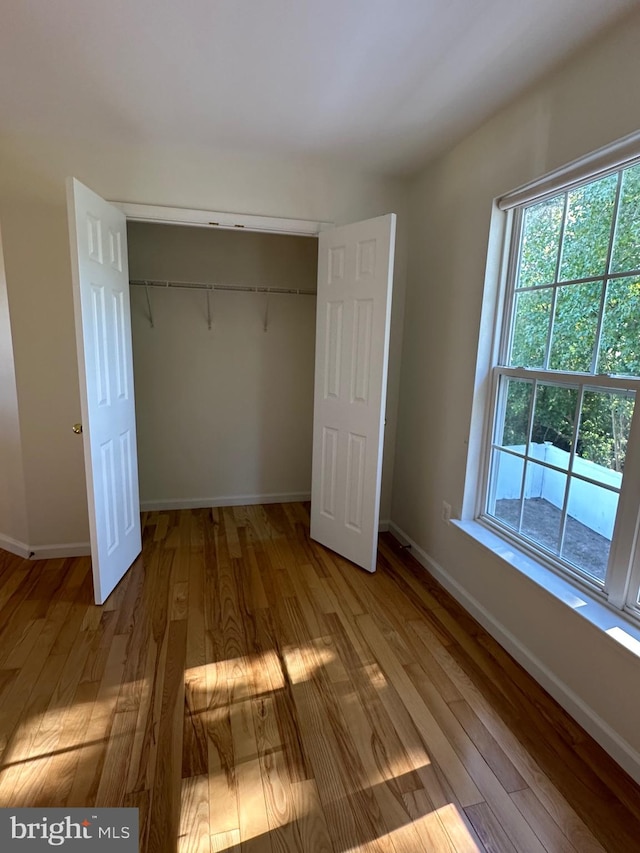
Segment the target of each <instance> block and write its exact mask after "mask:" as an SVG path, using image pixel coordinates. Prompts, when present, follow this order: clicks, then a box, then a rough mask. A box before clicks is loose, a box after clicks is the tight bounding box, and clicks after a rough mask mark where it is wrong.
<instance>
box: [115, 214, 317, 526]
mask: <svg viewBox="0 0 640 853" xmlns="http://www.w3.org/2000/svg"><path fill="white" fill-rule="evenodd" d="M127 242H128V247H129V277H130V281H131V288H130V300H131V324H132V340H133V365H134V379H135V393H136V422H137V436H138V466H139V480H140V503H141V509H143V510H154V509H182V508H188V507H204V506H230V505H241V504H257V503H271V502H286V501H291V500H309V499H310V497H311V459H312V433H313V381H314V356H315V327H316V281H317V259H318V240H317V236H315V235H310V236H294V235H288V234H273V233H265V232H251V231H246V230H244V229H234V230H231V229H220V228H212V227H209V228H201V227H193V226H183V225H170V224H164V223H151V222H135V221H129V222H128V223H127Z"/></svg>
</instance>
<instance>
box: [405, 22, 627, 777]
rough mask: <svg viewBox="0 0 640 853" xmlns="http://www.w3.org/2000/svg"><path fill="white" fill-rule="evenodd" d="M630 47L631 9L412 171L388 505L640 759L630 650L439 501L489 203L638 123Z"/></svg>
mask: <svg viewBox="0 0 640 853" xmlns="http://www.w3.org/2000/svg"><path fill="white" fill-rule="evenodd" d="M638 44H640V14H635V15H634V16H632V17H630V18H628V19H627V20H625V21H624V22H623V23H622V24H621V25H620V26H618V27H617V28H615V29H613V30H610V31H608V32H607V33H606V34H605V35H603V36H602V37H601V38H600V39H599V40H598V41H597V42H594V43H592V44H591V45H590V46H589V47H588V48H587V49H585V50H583V51H582V52H581V53H580V54H578V55H576V56H575V57H574V58H573V59H572V60H571V61H570V62H567V63H566V64H565V65H564V66H563V67H561V68H560V69H558V70H557V71H556V72H555V73H554V74H553V75H551V76H549V77H547V78H546V79H545V80H543V81H542V82H541V83H540V85H538V86H537V87H535V88H534V89H532V90H531V91H530V92H529V93H527V94H526V95H525V96H524V97H522V98H520V99H519V100H517V101H516V102H514V103H513V104H512V105H511V106H509V107H508V108H507V109H504V110H503V111H501V112H500V113H499V114H497V115H496V116H495V117H494V118H493V119H491V120H490V121H488V122H487V123H486V124H485V125H484V126H483V127H481V128H480V129H479V130H477V131H476V132H475V133H473V134H472V135H470V136H469V137H467V138H466V139H465V140H463V141H462V142H461V143H460V144H458V145H457V146H455V147H454V148H452V149H451V150H449V151H447V152H446V153H444V154H443V155H442V156H441V157H439V158H438V159H437V160H436V161H435V162H433V163H432V164H431V165H430V166H429V167H427V168H426V169H425V170H424V171H423V172H422V173H421V174H420V175H418V176H417V178H416V180H415V182H414V184H413V189H412V193H411V202H410V205H411V206H410V235H409V258H410V263H409V270H408V282H407V300H406V311H405V317H406V321H405V328H404V346H403V353H402V377H401V397H400V409H399V420H398V437H397V448H396V460H395V478H394V488H393V504H392V520H393V522H394V523H395V524H396V525H397V527H398V528H399V529H400V530H402V531H403V532H404V533H405V534H406V535H407V536H408V537H410V539H411V540H413V541H414V542H415V543H416V544H417V545H418V546H419V547H420V548H421V549H422V550H423V551H424V552H425V553H426V554H428V555H429V557H430V558H431V559H433V560H434V561H435V562H436V563H437V564H438V565H440V566H441V567H442V568H443V570H444V572H445V575H444V576H445V577H446V578H447V579H448V582H449V583H450V584H451V585H452V588H455V589H456V590H457V594H458V595H459V596H460V597H461V598H462V599H463V600H464V601H466V602H467V603H468V602H470V601H473V602H476V603H477V604H478V605H479V607H480V608H481V609H482V612H484V614H485V616H486V621H487V622H488V624H491V625H493V629H494V631H495V633H497V634H500V632H501V631H502V636H503V637H504V636H505V635H506V636H510V637H511V638H513V639H514V641H515V643H516V644H518V645H519V646H520V648H521V649H522V650H524V651H523V655H524V656H525V657H526V658H527V659H528V661H529V662H535V661H537V662H538V663H539V664H540V666H541V667H542V668H543V670H544V672H545V673H547V675H548V676H549V680H548V681H547V683H548V684H550V683H555V684H556V688H557V689H556V694H557V695H559V696H564V697H565V698H566V697H570V698H571V701H573V700H575V702H577V703H578V704H577V705H571V701H566V703H565V704H567V705H568V706H569V705H570V706H571V707H572V710H575V708H576V707H580V708H582V709H583V711H584V713H585V714H586V715H587V717H589V718H590V719H592V720H594V721H595V723H594V725H595V729H597V730H598V731H599V733H600V734H602V738H601V739H602V740H603V741H607V742H608V745H609V746H610V745H611V743H612V742H614V741H615V742H619V745H620V749H621V750H622V751H623V752H625V754H627V755H628V756H630V760H631V761H632V762H638V761H639V759H640V727H639V726H638V708H639V707H640V661H639V660H638V658H637V657H635V656H634V655H632V654H631V653H630V652H628V651H627V650H625V649H621V648H620V647H619V646H618V645H617V644H616V643H615V642H614V641H613V640H612V639H611V638H610V637H608V636H606V635H603V634H602V633H601V632H600V631H599V630H598V629H596V628H594V627H592V626H591V625H590V624H589V623H587V622H586V621H585V620H584V619H583V618H582V617H581V616H580V615H579V613H578V612H575V611H573V610H571V609H569V608H568V607H567V606H566V605H564V604H562V603H560V602H558V601H557V600H555V599H554V598H552V597H551V596H550V595H549V594H548V593H546V592H545V591H543V590H542V589H540V588H539V587H537V586H535V585H534V584H532V583H531V581H529V580H527V579H526V578H525V577H524V576H522V575H520V574H518V573H517V572H516V571H515V570H514V569H512V568H510V567H509V566H507V565H506V564H505V563H504V562H502V561H501V560H500V559H499V558H497V557H495V556H493V555H492V553H491V552H489V551H488V550H486V549H485V548H484V547H483V546H481V545H479V544H477V543H476V542H474V541H473V540H471V539H470V538H468V537H467V536H466V535H465V534H464V533H463V532H462V531H461V530H459V529H457V528H456V527H455V526H454V525H450V526H449V525H446V524H444V523H443V522H442V521H441V507H442V501H443V500H446V501H447V502H448V503H450V504H451V505H452V506H453V509H454V515H456V514H459V512H460V509H461V506H462V503H463V497H464V495H465V461H466V459H467V454H468V451H469V448H470V443H471V452H472V454H474V453H475V451H476V445H477V431H472V429H471V427H472V423H471V419H472V403H473V401H474V399H476V400H478V399H479V400H482V399H483V398H484V395H485V394H486V391H487V382H486V371H485V366H484V365H480V369H479V370H478V372H476V359H477V351H478V343H480V347H481V350H482V351H483V352H486V351H487V350H488V349H489V345H490V343H491V334H492V320H493V317H492V314H491V310H490V309H491V287H489V288H488V289H487V291H486V292H485V283H484V277H485V266H486V263H487V240H488V236H489V229H490V224H491V218H492V199H494V198H495V197H496V196H498V195H500V194H502V193H504V192H506V191H508V190H510V189H512V188H515V187H516V186H518V185H520V184H523V183H525V182H527V181H529V180H532V179H533V178H535V177H537V176H539V175H541V174H544V173H545V172H547V171H550V170H551V169H553V168H555V167H558V166H560V165H562V164H563V163H565V162H567V161H569V160H572V159H575V158H577V157H579V156H580V155H583V154H586V153H587V152H589V151H591V150H594V149H596V148H598V147H600V146H602V145H604V144H606V143H607V142H609V141H612V140H614V139H616V138H619V137H621V136H623V135H625V134H627V133H630V132H632V131H634V130H636V129H637V128H638V126H640V87H638V86H637V85H636V81H637V80H638V79H640V52H639V51H638ZM491 279H492V277H491V276H489V280H491ZM483 307H486V308H487V310H486V311H485V312H484V314H483ZM475 426H477V425H476V424H474V427H475ZM480 426H481V424H480ZM476 612H480V611H479V610H477V611H476ZM536 666H537V664H536V665H534V664H531V666H530V668H531V669H532V670H533V671H536V672H537V673H538V674H539V672H540V671H542V670H540V668H539V667H538V669H537V670H536ZM563 701H564V700H563ZM582 719H583V720H584V719H586V717H584V716H583V718H582ZM603 733H604V734H603ZM607 739H608V740H607ZM636 766H637V770H638V777H639V778H640V763H638V764H637V765H636Z"/></svg>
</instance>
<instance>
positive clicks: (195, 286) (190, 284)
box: [129, 279, 316, 296]
mask: <svg viewBox="0 0 640 853" xmlns="http://www.w3.org/2000/svg"><path fill="white" fill-rule="evenodd" d="M129 284H130V285H132V286H133V287H147V288H148V287H164V288H167V287H175V288H182V289H183V290H241V291H245V292H248V293H291V294H295V295H296V296H315V295H316V292H315V290H301V289H300V288H295V287H254V286H251V285H244V284H207V283H204V282H197V281H152V280H151V279H148V280H139V279H132V280H131V281H130V282H129Z"/></svg>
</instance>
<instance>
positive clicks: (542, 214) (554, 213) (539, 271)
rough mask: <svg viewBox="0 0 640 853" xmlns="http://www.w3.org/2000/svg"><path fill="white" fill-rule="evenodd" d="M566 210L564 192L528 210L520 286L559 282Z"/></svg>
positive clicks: (519, 275) (520, 268)
mask: <svg viewBox="0 0 640 853" xmlns="http://www.w3.org/2000/svg"><path fill="white" fill-rule="evenodd" d="M563 209H564V194H563V195H561V196H557V197H556V198H551V199H548V200H547V201H543V202H541V203H540V204H535V205H533V206H532V207H529V208H527V209H526V210H525V213H524V223H523V226H522V247H521V250H520V264H519V274H518V285H517V286H518V287H533V286H534V285H539V284H552V283H553V282H554V281H555V278H556V264H557V262H558V248H559V246H560V227H561V225H562V214H563Z"/></svg>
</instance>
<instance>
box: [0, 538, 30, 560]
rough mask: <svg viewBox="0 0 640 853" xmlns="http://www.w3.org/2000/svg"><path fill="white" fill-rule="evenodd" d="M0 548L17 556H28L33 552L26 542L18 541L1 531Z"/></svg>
mask: <svg viewBox="0 0 640 853" xmlns="http://www.w3.org/2000/svg"><path fill="white" fill-rule="evenodd" d="M0 548H2V550H3V551H8V552H9V553H10V554H15V555H16V556H17V557H23V558H25V559H26V558H27V557H28V556H29V554H30V553H31V551H30V549H29V546H28V545H25V543H24V542H18V540H17V539H12V538H11V536H5V535H4V533H0Z"/></svg>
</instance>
